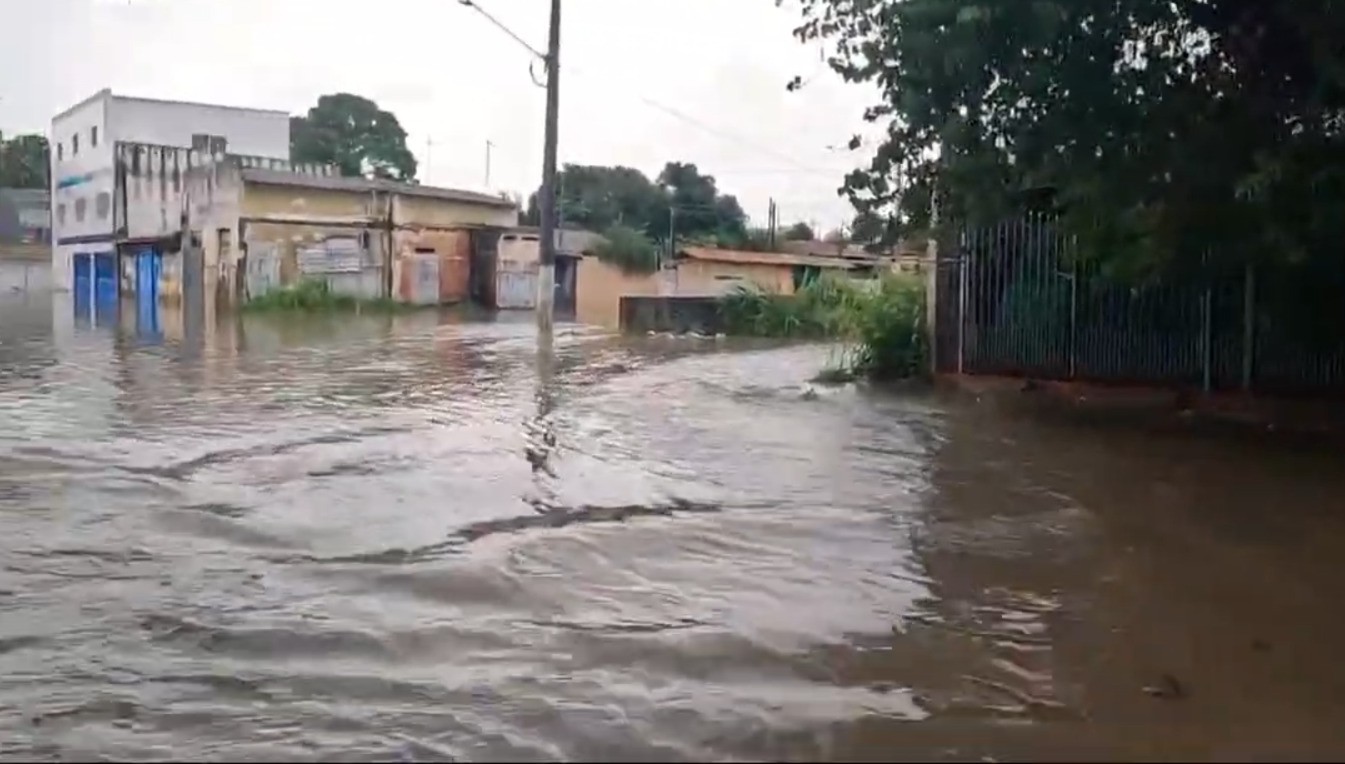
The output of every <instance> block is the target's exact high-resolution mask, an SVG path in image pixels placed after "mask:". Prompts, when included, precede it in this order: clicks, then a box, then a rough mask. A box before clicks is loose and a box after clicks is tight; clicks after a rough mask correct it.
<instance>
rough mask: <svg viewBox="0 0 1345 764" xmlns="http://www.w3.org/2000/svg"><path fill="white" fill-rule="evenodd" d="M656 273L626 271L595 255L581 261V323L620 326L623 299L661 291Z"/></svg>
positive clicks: (577, 300) (578, 309)
mask: <svg viewBox="0 0 1345 764" xmlns="http://www.w3.org/2000/svg"><path fill="white" fill-rule="evenodd" d="M660 278H661V277H660V275H659V274H657V273H648V274H644V273H626V272H624V271H622V270H621V269H620V268H618V267H616V266H614V265H608V264H607V263H604V262H603V261H601V260H599V259H598V258H596V257H584V258H581V259H580V260H579V272H578V275H577V277H576V282H575V300H574V302H575V305H574V307H575V319H576V320H578V321H579V322H580V323H584V324H592V325H594V326H604V327H607V328H609V329H617V328H620V326H621V298H622V297H623V296H627V295H633V296H650V295H656V294H658V293H659V284H660Z"/></svg>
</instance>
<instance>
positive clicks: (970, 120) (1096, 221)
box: [777, 0, 1345, 273]
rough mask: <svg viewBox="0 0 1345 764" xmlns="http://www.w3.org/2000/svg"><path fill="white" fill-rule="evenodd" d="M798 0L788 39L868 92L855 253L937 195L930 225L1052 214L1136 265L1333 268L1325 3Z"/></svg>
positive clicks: (1338, 154)
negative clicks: (1324, 264) (1279, 263)
mask: <svg viewBox="0 0 1345 764" xmlns="http://www.w3.org/2000/svg"><path fill="white" fill-rule="evenodd" d="M777 1H779V0H777ZM801 4H802V7H803V19H802V23H801V25H800V26H799V27H798V29H797V30H796V35H797V36H798V37H799V39H800V40H802V41H804V42H806V43H808V44H810V45H811V44H818V43H824V44H828V47H830V48H831V52H832V55H831V56H829V58H828V62H829V63H830V64H831V66H832V67H833V68H834V69H835V70H836V71H837V72H839V73H840V74H841V75H842V76H843V77H844V78H845V79H846V80H848V81H852V82H865V83H871V84H873V85H874V86H876V87H877V88H878V89H879V98H878V102H877V103H875V104H874V105H873V106H871V107H870V108H868V109H867V110H866V111H865V114H864V116H865V118H866V119H867V120H868V121H869V122H871V123H873V126H872V127H871V128H870V129H868V130H866V131H865V132H866V133H869V134H874V135H877V136H880V137H878V138H877V139H876V140H874V141H872V142H867V141H866V139H864V138H861V137H859V136H856V137H855V138H853V139H852V140H851V141H850V148H851V149H854V150H861V151H863V152H864V153H866V154H867V155H868V156H869V157H870V162H869V163H868V165H867V166H866V167H864V168H863V169H861V170H857V171H855V172H852V173H850V174H849V175H848V176H847V177H846V179H845V189H844V190H845V192H846V193H847V195H848V196H849V197H850V198H851V199H852V201H853V202H854V203H855V205H856V207H857V209H858V210H859V211H860V213H861V215H863V216H864V217H865V220H864V221H863V223H864V225H863V226H861V225H860V224H859V223H860V222H861V221H859V220H857V221H856V225H855V228H856V229H861V228H862V229H863V230H862V232H860V233H859V234H857V238H858V239H859V240H861V241H864V242H865V243H868V241H869V240H870V239H871V237H873V236H879V237H882V238H885V239H888V240H889V241H890V240H893V239H895V238H896V237H898V236H900V235H903V234H905V233H907V230H903V229H909V228H911V227H920V226H924V225H927V224H928V222H929V220H930V217H931V216H930V210H931V206H932V205H931V197H932V196H935V195H936V198H937V199H938V207H939V215H938V218H939V221H940V223H941V224H942V225H962V224H967V225H973V226H976V225H983V224H988V223H993V222H996V221H998V220H1000V219H1002V218H1003V217H1005V216H1012V215H1016V214H1018V213H1019V212H1020V211H1021V210H1022V209H1023V208H1024V207H1027V208H1028V209H1037V210H1041V211H1058V212H1060V213H1061V214H1062V216H1063V220H1062V221H1061V225H1062V226H1063V227H1064V228H1065V229H1066V231H1067V232H1068V233H1069V234H1072V235H1074V236H1077V237H1078V240H1079V245H1080V246H1079V247H1078V249H1079V250H1080V252H1082V253H1085V254H1086V255H1087V256H1088V257H1091V258H1095V259H1097V260H1099V261H1101V262H1103V263H1105V264H1107V265H1109V266H1111V265H1112V264H1115V267H1118V268H1121V269H1123V270H1133V271H1137V272H1141V273H1142V272H1145V271H1150V270H1154V269H1159V268H1163V269H1180V268H1182V267H1184V266H1191V267H1196V266H1198V265H1199V263H1200V261H1201V258H1202V257H1204V256H1205V254H1206V253H1207V252H1208V253H1210V255H1209V256H1210V257H1211V258H1217V259H1223V260H1225V261H1232V262H1233V263H1239V262H1241V261H1242V260H1245V259H1255V258H1267V257H1278V258H1282V259H1285V260H1288V261H1298V260H1303V259H1311V258H1314V257H1320V258H1322V259H1328V260H1331V259H1338V258H1339V255H1338V254H1337V253H1338V251H1339V242H1340V241H1341V240H1342V239H1345V215H1341V214H1340V209H1341V208H1342V204H1345V161H1342V159H1345V123H1343V122H1342V114H1343V113H1345V78H1343V77H1342V76H1341V72H1343V71H1345V46H1342V45H1340V42H1339V41H1340V40H1341V39H1342V35H1345V13H1341V12H1340V9H1339V6H1338V3H1336V2H1335V0H1070V1H1069V2H1062V1H1060V0H1057V1H1055V2H1024V0H802V3H801ZM801 87H807V86H806V84H804V83H803V81H802V80H801V79H800V78H795V80H794V81H793V82H792V83H790V84H789V89H790V90H798V89H799V88H801Z"/></svg>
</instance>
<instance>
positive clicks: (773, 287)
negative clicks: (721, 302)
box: [677, 259, 794, 295]
mask: <svg viewBox="0 0 1345 764" xmlns="http://www.w3.org/2000/svg"><path fill="white" fill-rule="evenodd" d="M751 285H755V286H756V287H757V288H758V289H761V290H762V291H766V292H771V293H773V294H794V270H793V268H792V267H791V266H788V265H766V264H757V263H721V262H716V261H713V260H692V259H683V260H681V261H679V262H678V263H677V294H679V295H723V294H728V293H729V292H731V291H733V290H734V289H735V288H737V287H739V286H751Z"/></svg>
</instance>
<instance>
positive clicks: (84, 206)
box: [75, 196, 89, 223]
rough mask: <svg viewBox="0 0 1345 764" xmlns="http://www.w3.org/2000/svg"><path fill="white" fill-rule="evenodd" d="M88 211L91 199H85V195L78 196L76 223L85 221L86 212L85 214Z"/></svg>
mask: <svg viewBox="0 0 1345 764" xmlns="http://www.w3.org/2000/svg"><path fill="white" fill-rule="evenodd" d="M88 211H89V200H88V199H85V198H84V197H82V196H81V197H80V198H78V199H76V200H75V222H76V223H83V222H84V214H85V213H86V212H88Z"/></svg>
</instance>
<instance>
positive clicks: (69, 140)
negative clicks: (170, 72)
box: [50, 90, 290, 290]
mask: <svg viewBox="0 0 1345 764" xmlns="http://www.w3.org/2000/svg"><path fill="white" fill-rule="evenodd" d="M94 128H97V130H98V144H97V146H94V145H93V137H92V131H93V129H94ZM198 133H206V134H210V135H219V136H223V137H224V138H225V139H226V140H227V141H228V151H229V153H231V154H248V155H253V156H260V157H271V158H276V159H284V160H288V159H289V154H290V121H289V115H288V114H286V113H284V112H280V111H263V110H258V109H242V108H237V107H231V106H214V105H210V104H195V103H184V102H178V101H158V100H153V99H146V98H127V97H122V96H115V95H113V94H112V93H111V92H110V91H107V90H104V91H102V92H100V93H98V94H96V95H95V96H94V97H92V98H90V99H89V100H87V101H85V102H83V103H81V104H79V105H78V106H77V107H75V108H73V109H71V110H70V111H69V112H67V113H64V114H61V115H59V116H58V117H56V118H55V119H53V120H52V123H51V136H50V139H51V142H52V160H51V161H52V172H51V177H52V260H51V267H52V283H53V286H55V288H57V289H66V290H68V289H69V288H70V286H71V282H72V281H73V276H74V274H73V270H72V268H71V258H72V257H73V256H74V254H75V253H76V252H103V251H108V250H111V249H112V247H113V245H112V243H111V242H104V243H83V244H62V243H61V240H62V239H69V238H71V237H99V236H101V237H111V236H112V235H113V233H114V231H113V225H114V216H113V213H112V207H113V204H114V197H115V194H114V181H115V178H114V173H113V168H114V165H115V163H114V161H113V146H114V144H115V143H116V142H117V141H127V142H135V143H147V144H158V145H161V146H173V147H180V148H190V147H191V142H192V136H193V135H196V134H198ZM75 136H79V138H78V140H79V151H78V152H76V151H75V150H74V142H75ZM58 145H59V146H60V147H61V148H60V150H59V154H58V150H57V148H56V147H57V146H58ZM104 195H106V196H104ZM81 200H83V202H82V205H83V209H84V215H83V218H82V219H80V216H79V215H78V212H77V209H76V208H77V206H78V205H80V204H81ZM103 202H105V203H103ZM63 206H64V210H65V212H64V219H62V217H61V209H62V207H63ZM103 212H105V213H106V214H100V213H103Z"/></svg>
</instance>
